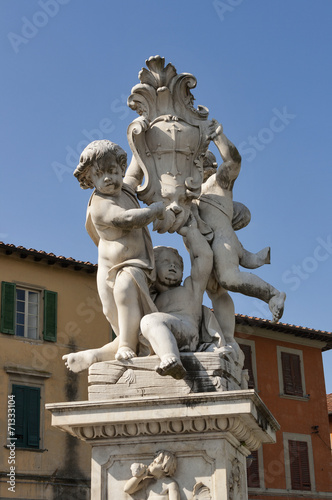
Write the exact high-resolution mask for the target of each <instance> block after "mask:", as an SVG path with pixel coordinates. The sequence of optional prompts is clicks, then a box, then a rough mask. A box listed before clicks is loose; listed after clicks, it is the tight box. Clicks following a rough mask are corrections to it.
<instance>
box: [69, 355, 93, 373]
mask: <svg viewBox="0 0 332 500" xmlns="http://www.w3.org/2000/svg"><path fill="white" fill-rule="evenodd" d="M97 350H98V349H88V350H87V351H81V352H72V353H70V354H65V355H64V356H62V359H63V360H64V362H65V365H66V367H67V368H68V370H70V371H72V372H74V373H78V372H81V371H83V370H86V369H87V368H89V366H91V365H92V364H93V363H96V362H97V361H98V357H97Z"/></svg>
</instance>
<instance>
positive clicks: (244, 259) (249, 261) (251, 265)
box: [240, 247, 271, 269]
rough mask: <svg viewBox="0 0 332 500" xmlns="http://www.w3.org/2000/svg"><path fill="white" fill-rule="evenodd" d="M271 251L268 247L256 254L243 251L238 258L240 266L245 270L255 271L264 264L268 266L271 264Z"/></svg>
mask: <svg viewBox="0 0 332 500" xmlns="http://www.w3.org/2000/svg"><path fill="white" fill-rule="evenodd" d="M270 256H271V249H270V247H266V248H263V250H260V251H259V252H257V253H252V252H249V251H248V250H246V249H245V248H244V249H243V253H242V255H241V257H240V264H241V266H242V267H245V268H246V269H257V267H261V266H263V265H264V264H270V262H271V257H270Z"/></svg>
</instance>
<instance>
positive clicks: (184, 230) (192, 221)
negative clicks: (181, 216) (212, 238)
mask: <svg viewBox="0 0 332 500" xmlns="http://www.w3.org/2000/svg"><path fill="white" fill-rule="evenodd" d="M193 229H197V221H196V218H195V217H194V215H193V213H192V212H190V214H189V217H188V219H187V222H186V224H185V226H182V227H181V229H179V230H178V233H179V234H180V235H181V236H184V237H185V236H187V234H188V231H191V230H193Z"/></svg>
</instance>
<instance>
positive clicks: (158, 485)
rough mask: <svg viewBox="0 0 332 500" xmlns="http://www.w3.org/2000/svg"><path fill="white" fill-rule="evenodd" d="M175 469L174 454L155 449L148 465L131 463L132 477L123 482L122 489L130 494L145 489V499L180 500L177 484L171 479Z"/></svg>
mask: <svg viewBox="0 0 332 500" xmlns="http://www.w3.org/2000/svg"><path fill="white" fill-rule="evenodd" d="M175 471H176V457H175V455H174V454H173V453H171V452H170V451H166V450H161V451H157V453H156V455H155V459H154V460H153V462H151V464H150V465H148V466H146V465H144V464H139V463H134V464H132V466H131V473H132V475H133V477H132V478H131V479H129V481H127V483H126V484H125V486H124V491H125V493H128V494H129V495H132V494H134V493H136V492H137V491H140V490H145V499H146V500H157V499H160V500H180V498H181V497H180V489H179V485H178V483H177V482H176V481H175V480H174V479H172V476H173V475H174V473H175Z"/></svg>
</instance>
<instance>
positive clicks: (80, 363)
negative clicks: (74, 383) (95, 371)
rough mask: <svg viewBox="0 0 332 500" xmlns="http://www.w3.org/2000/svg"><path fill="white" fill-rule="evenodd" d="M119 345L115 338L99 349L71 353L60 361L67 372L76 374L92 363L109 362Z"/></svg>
mask: <svg viewBox="0 0 332 500" xmlns="http://www.w3.org/2000/svg"><path fill="white" fill-rule="evenodd" d="M118 345H119V340H118V338H116V339H115V340H113V342H110V343H109V344H106V345H104V346H103V347H100V348H99V349H87V350H86V351H79V352H71V353H70V354H65V355H64V356H62V359H63V360H64V362H65V365H66V367H67V368H68V370H70V371H72V372H75V373H78V372H81V371H83V370H86V369H87V368H89V367H90V366H91V365H92V364H93V363H98V362H99V361H111V360H112V359H115V353H116V352H117V348H118Z"/></svg>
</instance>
